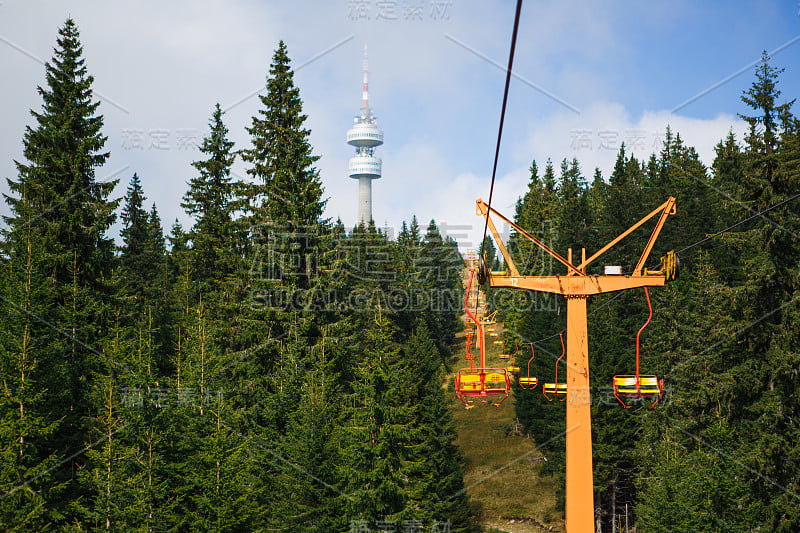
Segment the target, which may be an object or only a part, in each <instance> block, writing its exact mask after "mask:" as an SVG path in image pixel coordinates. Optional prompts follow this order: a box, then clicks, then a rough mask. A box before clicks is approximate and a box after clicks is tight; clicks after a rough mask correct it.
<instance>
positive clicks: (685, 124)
mask: <svg viewBox="0 0 800 533" xmlns="http://www.w3.org/2000/svg"><path fill="white" fill-rule="evenodd" d="M667 126H669V127H670V128H671V130H672V132H673V133H678V134H680V136H681V138H682V139H683V140H684V142H685V144H687V145H688V146H692V147H694V148H695V149H696V150H697V153H698V155H699V156H700V159H701V161H703V163H705V164H706V166H710V165H711V163H712V162H713V161H714V146H715V145H716V144H717V143H718V142H720V141H721V140H723V139H724V138H725V136H726V135H727V134H728V132H729V131H733V132H734V133H735V134H736V136H737V139H739V140H741V139H742V138H743V134H744V131H745V126H746V124H745V123H744V122H743V121H742V120H740V119H738V118H736V117H735V116H733V115H728V114H719V115H717V116H716V117H714V118H713V119H699V118H693V117H685V116H681V115H676V114H673V113H671V112H669V111H664V110H662V111H646V112H644V113H643V114H642V115H641V116H639V117H638V118H636V119H634V118H632V117H631V116H630V113H628V111H627V110H626V109H625V106H624V105H622V104H620V103H617V102H596V103H593V104H591V105H589V106H587V107H586V108H584V109H582V110H581V113H580V114H573V113H565V112H559V113H556V114H553V115H551V116H550V117H548V118H547V119H546V120H544V121H541V122H536V123H531V124H529V125H528V134H527V136H526V138H525V140H524V141H523V142H521V143H519V144H518V145H517V146H515V148H514V154H515V156H516V157H517V158H521V157H523V155H524V154H530V155H531V158H535V159H536V161H537V163H538V164H539V165H540V167H541V166H542V165H543V163H544V161H545V160H546V158H548V157H550V158H551V159H552V160H553V163H554V164H555V165H556V168H558V164H559V163H560V161H561V160H562V159H564V158H567V159H570V160H571V159H572V158H573V157H574V158H577V159H578V162H579V163H580V166H581V169H582V170H583V174H584V176H585V177H586V178H587V179H588V180H591V177H592V175H593V173H594V169H595V167H597V168H600V170H601V172H602V173H603V177H604V178H606V179H608V176H609V174H610V172H611V169H612V168H613V166H614V161H616V158H617V154H618V152H619V149H620V146H621V145H622V143H625V147H626V152H627V153H628V154H633V155H634V156H635V157H636V158H637V159H639V160H640V161H641V160H647V158H649V156H650V154H653V153H655V154H658V152H659V151H660V150H661V147H662V142H663V139H664V134H665V132H666V128H667Z"/></svg>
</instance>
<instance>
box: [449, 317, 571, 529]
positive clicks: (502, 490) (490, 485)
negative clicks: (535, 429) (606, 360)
mask: <svg viewBox="0 0 800 533" xmlns="http://www.w3.org/2000/svg"><path fill="white" fill-rule="evenodd" d="M498 330H499V329H498ZM489 339H490V337H488V335H487V357H486V364H487V366H506V365H507V364H508V362H507V361H503V360H501V359H499V358H498V357H497V356H498V355H499V354H500V353H501V351H502V350H501V347H500V346H495V345H493V344H491V342H490V341H489ZM459 340H460V344H459V346H458V348H457V353H458V360H456V361H455V362H454V364H453V365H452V368H453V369H454V370H458V368H464V367H467V366H469V363H467V362H466V361H464V338H463V335H462V336H461V337H460V338H459ZM473 352H477V350H473ZM475 357H476V363H477V358H478V356H477V353H476V355H475ZM517 366H519V361H518V362H517ZM452 378H453V376H452V375H451V376H450V384H449V386H448V390H449V391H450V394H451V398H452V402H451V408H452V409H453V417H454V419H455V422H456V425H457V427H458V438H457V439H456V444H457V445H458V446H459V448H460V449H461V452H462V454H463V456H464V462H465V472H464V485H465V486H466V487H467V494H469V496H470V498H471V499H473V500H474V501H477V502H479V503H480V505H481V508H482V511H483V516H482V517H481V522H482V524H483V525H484V526H485V527H487V531H490V532H491V531H496V532H501V531H513V532H515V533H527V532H540V531H564V519H563V514H562V513H559V512H557V511H556V510H555V480H554V479H553V478H551V477H548V476H544V477H540V476H539V470H540V468H541V457H542V454H541V453H540V452H539V451H538V450H536V442H535V441H534V440H533V439H530V438H528V437H524V436H523V437H514V436H508V432H509V430H510V429H511V427H512V423H513V421H514V397H513V394H512V396H511V397H509V398H508V399H507V400H506V401H505V402H504V403H503V404H502V405H501V406H500V407H494V406H493V405H492V404H491V403H481V402H480V401H476V402H475V404H474V405H475V407H474V408H472V409H470V410H466V409H464V405H463V404H462V403H461V402H460V401H459V400H458V399H457V398H456V397H455V393H454V392H453V385H452ZM512 519H513V520H514V521H513V522H511V520H512ZM537 523H540V524H543V525H545V526H547V527H548V528H552V529H542V528H540V527H538V526H537V525H536V524H537Z"/></svg>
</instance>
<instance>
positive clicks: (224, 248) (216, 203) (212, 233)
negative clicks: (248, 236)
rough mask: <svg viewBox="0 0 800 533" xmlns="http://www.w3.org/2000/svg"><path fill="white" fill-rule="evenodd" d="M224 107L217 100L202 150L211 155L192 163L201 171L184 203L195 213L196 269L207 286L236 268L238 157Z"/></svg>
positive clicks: (224, 277) (225, 276)
mask: <svg viewBox="0 0 800 533" xmlns="http://www.w3.org/2000/svg"><path fill="white" fill-rule="evenodd" d="M222 113H223V112H222V109H221V108H220V106H219V104H216V107H215V108H214V112H213V114H212V116H211V120H210V121H209V127H210V129H211V131H210V133H209V136H208V137H206V138H205V139H203V143H202V144H201V145H200V152H202V153H203V154H206V155H207V156H208V159H206V160H204V161H195V162H194V163H192V166H193V167H195V169H197V171H198V172H199V173H200V175H199V176H197V177H195V178H192V179H191V180H190V181H189V190H188V191H187V192H186V194H185V195H184V199H183V203H182V204H181V206H182V207H183V208H184V209H185V210H186V212H187V213H188V214H189V215H192V216H194V217H196V223H195V226H194V227H193V228H192V231H191V233H190V238H191V240H192V250H193V252H194V253H193V254H192V258H193V259H192V263H193V270H194V271H195V275H196V277H197V279H198V281H199V283H200V284H201V285H202V286H203V288H204V289H208V288H210V287H211V286H212V283H213V282H214V280H217V281H220V280H225V279H226V278H227V277H228V276H231V275H233V274H234V272H235V271H236V264H235V261H236V259H235V255H234V254H231V253H230V251H231V250H236V238H237V236H236V230H235V227H234V226H235V222H234V217H233V214H234V211H235V210H236V208H237V205H236V203H235V201H234V198H235V193H236V186H237V185H236V183H234V182H232V181H231V176H230V174H231V166H232V165H233V162H234V160H235V158H236V154H235V153H234V152H233V151H232V150H233V144H234V143H233V141H230V140H228V138H227V134H228V128H226V127H225V124H223V122H222Z"/></svg>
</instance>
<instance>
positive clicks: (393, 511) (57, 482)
mask: <svg viewBox="0 0 800 533" xmlns="http://www.w3.org/2000/svg"><path fill="white" fill-rule="evenodd" d="M92 84H93V77H92V76H91V75H90V74H89V72H88V69H87V67H86V65H85V60H84V57H83V49H82V46H81V43H80V38H79V32H78V29H77V26H76V25H75V23H74V21H73V20H71V19H68V20H67V21H66V23H65V24H64V25H63V27H61V28H60V30H59V32H58V39H57V46H56V48H55V50H54V55H53V57H52V59H51V61H50V62H48V63H47V64H46V83H45V85H43V86H42V87H39V88H38V91H39V94H40V95H41V96H42V101H43V102H42V108H41V110H39V111H31V115H32V117H33V119H34V120H33V124H32V125H31V126H28V127H27V128H26V131H25V134H24V138H23V147H24V150H23V160H22V161H19V162H17V163H16V165H17V176H16V177H15V178H13V179H8V184H9V188H10V192H9V194H7V195H5V201H6V202H7V203H8V205H9V207H10V214H9V215H8V216H6V217H5V225H4V227H3V229H2V248H1V251H2V261H1V262H0V268H2V275H0V294H1V295H2V296H0V300H2V302H0V324H1V325H2V326H1V327H0V376H2V389H0V391H1V392H2V402H0V421H1V422H0V453H2V463H1V464H0V493H2V496H1V497H0V528H2V529H4V530H10V531H45V530H54V531H85V530H107V531H267V530H269V531H309V532H312V531H320V532H329V531H353V530H357V531H378V530H385V528H388V527H392V528H394V529H395V530H401V529H402V528H406V529H405V530H413V531H459V532H467V531H475V525H474V523H475V509H474V507H473V506H472V504H470V502H469V501H468V499H467V498H466V496H465V493H464V490H463V489H464V487H463V473H462V466H461V459H460V455H459V453H458V450H457V449H456V448H455V446H454V445H453V440H454V438H455V428H454V425H453V421H452V418H451V415H450V412H449V410H448V404H449V401H450V399H449V398H448V397H447V396H446V392H445V391H444V390H443V388H442V383H443V382H444V375H445V372H446V368H447V367H446V362H447V360H448V359H449V357H450V356H451V352H450V349H451V345H452V343H453V341H454V338H455V333H456V332H457V331H458V330H459V329H460V327H461V326H460V322H459V319H458V317H459V315H460V305H459V303H460V301H461V298H462V295H463V292H462V291H463V289H462V288H461V278H460V273H461V269H462V268H463V267H464V264H463V260H462V258H461V256H460V254H459V253H458V248H457V244H456V242H455V241H454V240H453V239H452V238H450V237H447V236H443V235H442V234H441V233H440V231H439V229H438V227H437V226H436V224H435V223H434V222H433V221H431V223H430V224H429V225H428V226H427V228H426V229H423V228H421V227H420V226H419V224H418V223H417V220H416V218H412V220H411V222H410V223H408V224H406V223H404V224H403V226H402V228H401V230H400V231H399V232H398V234H397V236H393V235H389V234H388V232H387V231H381V230H380V229H377V228H376V227H375V225H374V224H373V223H371V222H370V224H368V225H366V226H364V225H361V226H359V227H356V228H355V229H353V230H351V231H347V230H346V229H345V227H344V225H343V224H342V223H341V221H331V220H329V219H326V218H324V207H325V198H324V190H323V187H322V183H321V180H320V176H319V172H318V170H317V169H316V168H315V166H314V165H315V162H316V161H317V160H318V159H319V157H318V156H316V155H314V154H313V149H312V146H311V145H310V143H309V136H310V132H309V130H308V129H307V128H306V127H305V119H306V116H305V115H304V114H303V110H302V100H301V98H300V92H299V89H298V87H296V86H295V84H294V79H293V71H292V68H291V65H290V59H289V56H288V52H287V49H286V46H285V45H284V43H283V42H281V43H280V44H279V46H278V48H277V49H276V51H275V53H274V55H273V58H272V63H271V65H270V68H269V73H268V76H267V86H266V93H265V94H264V95H263V96H260V102H261V106H260V109H259V110H258V112H257V114H256V115H255V116H253V117H252V121H251V124H250V126H249V127H248V128H247V132H248V133H249V135H250V141H251V145H250V146H249V147H246V148H237V147H235V146H234V143H233V142H232V141H230V140H229V138H228V129H227V127H226V125H225V123H224V120H223V118H224V116H223V115H224V113H223V111H222V110H221V108H220V106H219V105H218V104H217V105H216V106H215V107H214V108H213V110H212V113H211V117H210V119H209V133H208V135H207V136H206V137H205V138H204V139H203V140H202V144H201V145H200V146H199V152H200V154H201V155H200V157H199V159H198V160H197V161H195V162H194V163H192V168H191V169H187V174H188V175H190V176H193V177H191V179H190V180H189V181H188V190H187V191H186V193H185V194H184V196H183V199H182V203H181V206H182V207H183V209H185V211H186V213H187V214H188V215H190V216H191V218H192V221H193V224H192V226H191V227H190V228H183V227H182V226H181V225H180V224H179V223H178V222H177V221H176V222H175V223H174V224H173V225H172V227H171V230H170V231H169V233H168V234H167V235H165V234H164V230H163V226H162V222H161V219H160V216H159V212H158V210H157V208H156V205H155V204H151V203H149V202H148V199H147V195H146V191H145V190H144V187H143V185H142V181H141V179H140V178H139V176H138V175H137V174H134V175H133V176H132V178H131V179H130V182H129V184H128V187H127V191H126V193H125V195H124V197H123V198H114V197H113V191H114V188H115V186H116V185H117V181H116V180H114V181H108V182H100V181H98V180H97V179H96V176H95V172H96V170H97V169H98V168H99V167H101V166H102V165H103V163H104V162H105V161H106V160H107V159H108V157H109V153H108V151H107V150H106V149H105V142H106V137H105V135H104V134H103V116H102V114H100V113H99V110H98V106H99V102H97V101H95V100H94V97H93V92H92ZM239 158H240V159H241V160H242V161H243V162H244V163H245V164H246V166H247V173H248V175H249V179H246V180H234V179H233V178H232V176H231V166H232V165H233V164H234V162H235V161H236V160H237V159H239ZM118 215H119V216H120V218H121V221H122V230H121V234H120V240H121V243H120V244H119V245H117V244H116V243H115V241H114V239H113V238H112V237H111V236H110V235H109V230H110V228H111V226H112V224H114V222H115V220H116V217H117V216H118ZM380 528H384V529H380ZM408 528H412V529H408Z"/></svg>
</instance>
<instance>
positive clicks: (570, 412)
mask: <svg viewBox="0 0 800 533" xmlns="http://www.w3.org/2000/svg"><path fill="white" fill-rule="evenodd" d="M476 211H477V212H476V214H478V215H482V216H484V217H485V218H486V221H487V223H488V226H489V229H490V230H491V232H492V235H493V236H494V239H495V241H496V242H497V245H498V248H499V249H500V253H502V254H503V258H504V259H505V262H506V265H507V268H508V270H507V271H502V272H491V271H490V270H489V269H488V266H487V265H486V264H485V262H484V261H483V258H481V261H482V263H481V267H480V270H479V274H480V277H479V283H481V284H482V283H484V282H485V279H486V278H488V280H489V282H490V286H491V287H507V288H512V289H524V290H529V291H535V292H546V293H552V294H560V295H562V296H564V298H566V300H567V394H568V398H567V407H566V408H567V432H566V438H567V457H566V463H567V475H566V484H567V486H566V526H567V532H568V533H592V532H593V531H594V492H593V487H594V482H593V476H592V431H591V425H592V415H591V401H590V393H589V339H588V333H587V328H586V300H587V298H588V297H589V296H592V295H595V294H602V293H606V292H614V291H622V290H626V289H634V288H638V287H661V286H663V285H664V283H665V282H666V280H667V279H668V278H670V277H673V276H672V275H671V274H672V273H671V272H670V271H669V268H670V263H669V262H667V261H665V260H664V259H662V270H660V271H648V270H646V269H645V268H644V263H645V261H646V260H647V257H648V256H649V255H650V251H651V250H652V249H653V245H654V244H655V241H656V238H657V237H658V234H659V232H660V231H661V228H662V227H663V225H664V222H665V221H666V218H667V216H668V215H673V214H675V198H673V197H670V198H669V199H668V200H667V201H666V202H664V203H663V204H661V206H659V207H658V208H656V209H654V210H653V211H652V212H651V213H650V214H648V215H647V216H645V217H644V218H642V219H641V220H640V221H639V222H637V223H636V224H634V225H633V226H631V227H630V228H628V229H627V230H625V231H624V232H623V233H621V234H620V235H619V236H618V237H616V238H615V239H614V240H612V241H611V242H609V243H608V244H606V245H605V246H604V247H602V248H601V249H600V250H598V251H597V252H596V253H594V255H592V256H591V257H589V258H586V251H585V249H584V250H582V251H581V262H580V264H578V265H574V264H573V262H572V249H570V250H569V251H568V253H567V258H566V259H565V258H564V257H562V256H560V255H559V254H557V253H556V252H555V251H553V250H552V249H550V248H549V247H548V246H547V245H545V244H544V243H542V242H541V241H539V240H538V239H537V238H536V237H534V236H533V235H531V234H530V233H528V232H527V231H525V230H524V229H523V228H521V227H519V226H518V225H517V224H515V223H513V222H512V221H511V220H509V219H508V218H506V217H504V216H503V215H501V214H500V213H499V212H498V211H496V210H495V209H493V208H491V207H489V206H488V205H486V203H485V202H484V201H483V200H481V199H480V198H479V199H478V200H477V201H476ZM492 213H493V214H495V215H497V217H498V218H500V219H502V220H503V221H504V222H506V223H508V224H509V225H510V226H511V227H512V228H514V229H515V230H517V232H519V233H520V235H522V236H524V237H525V238H527V239H529V240H531V241H533V242H534V243H535V244H536V245H537V246H539V247H540V248H542V249H543V250H545V251H546V252H547V253H548V254H550V255H551V256H553V257H554V258H555V259H556V260H557V261H559V262H560V263H561V264H563V265H564V266H566V267H567V274H566V275H555V276H523V275H520V273H519V270H517V267H516V266H515V265H514V261H513V260H512V259H511V256H510V255H509V253H508V249H507V248H506V247H505V245H504V244H503V241H502V239H501V238H500V235H499V233H498V232H497V228H495V225H494V223H493V222H492V220H491V217H490V215H491V214H492ZM659 213H660V217H659V219H658V222H657V223H656V227H655V229H654V230H653V233H652V234H651V235H650V239H649V240H648V242H647V245H646V246H645V249H644V251H643V252H642V255H641V257H640V258H639V261H638V262H637V263H636V266H635V267H634V269H633V272H632V273H631V274H630V275H602V276H601V275H594V274H587V273H586V267H587V266H588V265H589V264H590V263H591V262H592V261H594V260H595V259H597V258H598V257H600V256H601V255H602V254H604V253H605V252H607V251H608V250H609V249H611V248H612V247H613V246H614V245H615V244H617V243H618V242H619V241H621V240H622V239H624V238H625V237H626V236H628V235H629V234H630V233H632V232H633V231H634V230H636V229H637V228H638V227H640V226H641V225H642V224H644V223H645V222H647V221H648V220H650V219H651V218H653V217H654V216H655V215H658V214H659Z"/></svg>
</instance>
